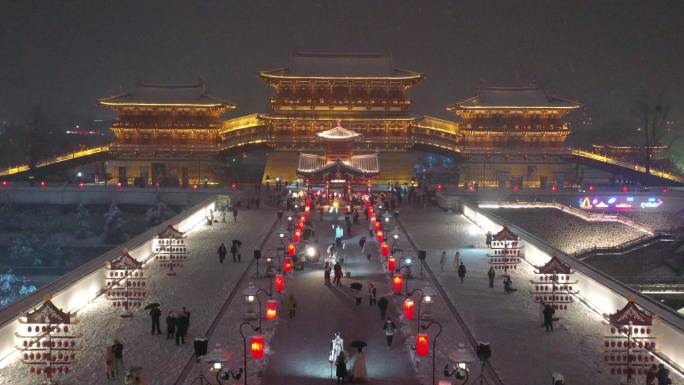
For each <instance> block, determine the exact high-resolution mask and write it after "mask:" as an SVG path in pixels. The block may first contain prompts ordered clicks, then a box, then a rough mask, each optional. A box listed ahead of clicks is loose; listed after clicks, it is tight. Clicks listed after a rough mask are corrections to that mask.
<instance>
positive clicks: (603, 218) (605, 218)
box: [478, 202, 653, 235]
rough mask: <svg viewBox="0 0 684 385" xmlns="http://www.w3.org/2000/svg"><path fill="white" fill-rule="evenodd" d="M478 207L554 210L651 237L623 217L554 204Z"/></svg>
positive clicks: (648, 230)
mask: <svg viewBox="0 0 684 385" xmlns="http://www.w3.org/2000/svg"><path fill="white" fill-rule="evenodd" d="M478 207H479V208H482V209H498V208H504V209H556V210H560V211H562V212H564V213H568V214H570V215H574V216H576V217H579V218H581V219H583V220H585V221H587V222H619V223H622V224H624V225H627V226H631V227H634V228H635V229H637V230H640V231H642V232H644V233H646V234H648V235H653V229H651V228H650V227H648V226H646V225H643V224H641V223H638V222H636V221H634V220H633V219H630V218H627V217H625V216H623V215H618V214H609V213H592V212H587V211H582V210H579V209H576V208H573V207H569V206H565V205H562V204H560V203H556V202H480V203H479V204H478Z"/></svg>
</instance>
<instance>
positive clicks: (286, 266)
mask: <svg viewBox="0 0 684 385" xmlns="http://www.w3.org/2000/svg"><path fill="white" fill-rule="evenodd" d="M283 271H284V272H286V273H290V272H292V258H290V257H285V262H283Z"/></svg>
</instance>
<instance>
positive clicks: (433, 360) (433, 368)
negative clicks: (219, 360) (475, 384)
mask: <svg viewBox="0 0 684 385" xmlns="http://www.w3.org/2000/svg"><path fill="white" fill-rule="evenodd" d="M432 325H437V326H438V327H439V330H438V331H437V334H436V335H435V339H434V342H433V343H432V384H433V385H437V383H436V382H435V358H436V357H437V339H438V338H439V335H440V334H442V324H441V323H439V322H437V321H430V323H428V324H427V325H423V326H422V328H423V330H425V331H427V330H428V329H429V328H430V326H432ZM245 384H246V383H245Z"/></svg>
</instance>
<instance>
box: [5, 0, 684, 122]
mask: <svg viewBox="0 0 684 385" xmlns="http://www.w3.org/2000/svg"><path fill="white" fill-rule="evenodd" d="M296 47H301V48H304V49H313V50H327V51H330V50H337V51H340V50H383V49H389V50H390V51H391V52H392V53H393V56H394V62H395V65H396V66H397V67H399V68H406V69H411V70H415V71H418V72H422V73H424V74H425V75H426V76H427V79H426V80H425V81H424V82H422V83H421V84H419V85H418V86H416V87H415V88H414V89H413V91H412V92H411V95H412V97H413V99H414V102H415V103H414V106H413V107H412V112H413V113H415V114H428V115H436V116H440V117H449V116H450V115H449V114H448V113H446V112H444V106H445V105H446V104H449V103H453V102H455V101H458V100H460V99H464V98H466V97H469V96H471V95H473V94H474V92H475V90H476V88H477V87H478V86H484V85H530V84H537V85H539V86H542V87H544V88H546V89H547V90H548V91H549V92H550V93H552V94H556V95H558V96H563V97H567V98H570V99H575V100H578V101H580V102H582V103H584V104H585V105H586V107H587V109H588V111H589V112H590V114H591V116H592V118H593V119H594V126H595V127H600V126H601V125H602V124H604V123H606V122H611V121H615V120H618V121H619V120H621V119H623V120H624V119H625V118H627V117H634V116H635V112H634V105H635V100H636V98H637V95H638V91H639V88H640V87H642V86H644V87H646V88H647V89H648V90H651V91H654V92H655V91H657V90H659V89H661V88H663V87H664V86H667V87H668V91H669V95H670V101H671V102H670V104H672V108H673V110H674V113H673V118H674V119H675V120H676V121H677V122H678V123H680V122H681V121H682V120H684V119H682V116H683V115H684V113H683V112H682V111H684V2H682V1H643V0H641V1H605V0H593V1H527V0H525V1H520V0H518V1H499V2H487V1H473V2H456V1H452V2H447V1H435V0H429V1H427V0H426V1H284V0H275V1H262V0H251V1H243V2H229V1H196V2H189V1H170V0H166V1H78V2H76V1H70V2H67V1H49V0H48V1H8V0H5V1H2V3H1V4H0V52H2V56H1V57H0V60H1V61H0V84H1V86H2V87H1V88H0V119H14V118H16V117H18V116H21V114H24V113H26V111H28V110H29V109H30V108H31V106H35V105H40V106H41V108H43V109H44V110H46V111H48V112H50V113H53V114H77V115H80V116H85V117H107V116H110V113H109V112H108V111H105V110H102V109H100V108H98V107H97V106H96V103H95V101H96V99H97V98H100V97H104V96H109V95H112V94H116V93H119V92H122V91H124V90H126V89H128V88H130V87H131V86H132V85H134V84H135V83H136V82H137V81H147V82H171V83H187V82H193V81H195V80H196V79H197V78H198V77H202V78H204V79H206V80H207V81H208V83H209V88H210V93H212V94H213V95H215V96H218V97H221V98H223V99H225V100H228V101H231V102H236V103H238V104H239V105H240V107H239V109H238V110H237V111H235V112H233V113H232V114H233V116H238V115H241V114H249V113H253V112H266V111H268V104H267V97H268V96H269V95H270V90H269V88H268V87H266V86H265V85H263V84H262V83H261V82H260V81H259V79H257V77H256V72H257V71H258V70H261V69H272V68H277V67H283V66H286V65H287V62H288V55H289V52H290V51H291V50H292V49H294V48H296Z"/></svg>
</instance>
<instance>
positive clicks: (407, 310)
mask: <svg viewBox="0 0 684 385" xmlns="http://www.w3.org/2000/svg"><path fill="white" fill-rule="evenodd" d="M413 310H414V303H413V300H412V299H411V298H406V299H405V300H404V318H406V319H413Z"/></svg>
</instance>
